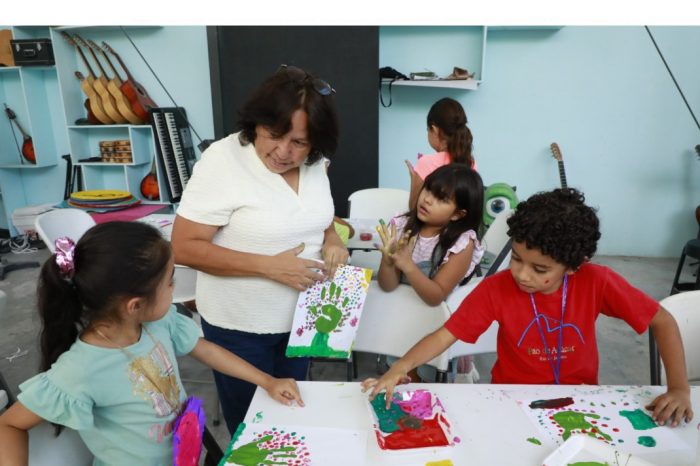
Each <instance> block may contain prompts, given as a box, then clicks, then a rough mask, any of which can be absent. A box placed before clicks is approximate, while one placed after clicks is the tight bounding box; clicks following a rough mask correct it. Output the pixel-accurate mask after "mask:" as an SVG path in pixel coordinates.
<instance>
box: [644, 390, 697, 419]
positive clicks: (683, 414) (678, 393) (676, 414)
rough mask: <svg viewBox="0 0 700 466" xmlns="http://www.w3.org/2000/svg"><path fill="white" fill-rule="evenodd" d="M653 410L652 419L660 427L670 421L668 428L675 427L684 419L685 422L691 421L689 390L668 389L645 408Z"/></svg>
mask: <svg viewBox="0 0 700 466" xmlns="http://www.w3.org/2000/svg"><path fill="white" fill-rule="evenodd" d="M645 408H646V409H649V410H653V413H652V415H651V417H652V419H654V421H656V423H657V424H659V425H660V426H663V425H666V421H667V420H671V423H670V426H671V427H676V426H677V425H678V424H680V422H681V421H682V420H683V418H685V422H690V421H692V420H693V409H692V408H691V407H690V389H687V388H669V389H668V391H667V392H666V393H664V394H663V395H660V396H657V397H656V398H655V399H654V401H652V402H651V403H650V404H648V405H647V406H645Z"/></svg>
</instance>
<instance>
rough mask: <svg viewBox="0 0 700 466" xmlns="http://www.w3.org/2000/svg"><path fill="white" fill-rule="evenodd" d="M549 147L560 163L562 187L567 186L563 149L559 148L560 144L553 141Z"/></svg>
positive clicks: (558, 163)
mask: <svg viewBox="0 0 700 466" xmlns="http://www.w3.org/2000/svg"><path fill="white" fill-rule="evenodd" d="M549 148H550V149H551V150H552V157H554V158H555V159H556V161H557V165H559V181H560V182H561V187H562V189H565V188H566V172H565V171H564V158H563V157H562V156H561V151H560V150H559V144H557V143H556V142H553V143H552V144H551V145H550V146H549Z"/></svg>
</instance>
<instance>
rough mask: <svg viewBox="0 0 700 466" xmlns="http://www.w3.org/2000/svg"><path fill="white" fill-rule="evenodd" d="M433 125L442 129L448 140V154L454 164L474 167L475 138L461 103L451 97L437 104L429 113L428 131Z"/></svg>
mask: <svg viewBox="0 0 700 466" xmlns="http://www.w3.org/2000/svg"><path fill="white" fill-rule="evenodd" d="M432 125H435V126H436V127H438V128H440V129H441V130H442V132H443V134H444V135H445V137H446V138H447V152H449V153H450V157H451V160H452V163H463V164H465V165H468V166H469V167H471V166H473V165H474V157H473V156H472V142H473V140H474V138H473V137H472V132H471V131H470V130H469V127H468V126H467V114H466V113H464V108H462V105H461V104H460V103H459V102H457V101H456V100H454V99H450V98H449V97H445V98H444V99H440V100H438V101H437V102H435V103H434V104H433V106H432V107H430V111H429V112H428V129H430V127H431V126H432Z"/></svg>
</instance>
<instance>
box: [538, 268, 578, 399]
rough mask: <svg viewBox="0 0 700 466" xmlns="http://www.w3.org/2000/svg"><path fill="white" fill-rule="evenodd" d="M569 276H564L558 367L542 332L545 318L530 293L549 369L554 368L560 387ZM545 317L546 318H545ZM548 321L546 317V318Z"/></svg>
mask: <svg viewBox="0 0 700 466" xmlns="http://www.w3.org/2000/svg"><path fill="white" fill-rule="evenodd" d="M568 278H569V277H568V275H564V285H563V287H564V289H563V290H562V292H561V320H560V321H559V340H558V345H557V362H556V365H555V364H554V363H553V362H552V358H551V353H550V352H549V346H548V345H547V339H546V338H545V336H544V331H543V330H542V324H540V316H543V315H542V314H540V313H539V312H537V306H536V305H535V296H534V295H533V294H532V293H530V303H532V310H533V312H534V313H535V322H536V323H537V330H539V331H540V338H542V344H543V345H544V352H545V354H546V355H547V361H548V362H549V367H551V368H552V372H553V373H554V383H555V384H557V385H559V372H560V371H561V348H562V340H563V338H564V311H565V310H566V291H567V288H568V287H567V285H568V283H569V280H568ZM543 317H545V316H543ZM545 319H546V317H545Z"/></svg>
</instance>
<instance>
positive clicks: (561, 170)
mask: <svg viewBox="0 0 700 466" xmlns="http://www.w3.org/2000/svg"><path fill="white" fill-rule="evenodd" d="M557 165H558V166H559V181H560V182H561V187H562V188H566V187H567V186H566V172H565V171H564V161H563V160H557Z"/></svg>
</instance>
